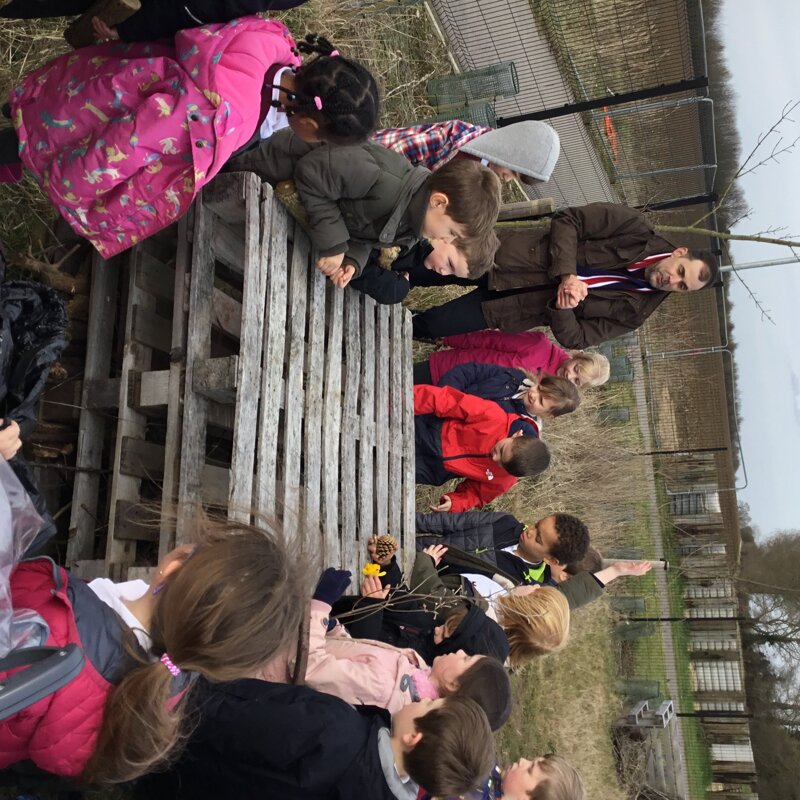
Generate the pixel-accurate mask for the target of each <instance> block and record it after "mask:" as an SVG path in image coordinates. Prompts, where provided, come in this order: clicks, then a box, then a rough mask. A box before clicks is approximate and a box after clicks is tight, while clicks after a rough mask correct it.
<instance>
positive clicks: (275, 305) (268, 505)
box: [255, 185, 289, 516]
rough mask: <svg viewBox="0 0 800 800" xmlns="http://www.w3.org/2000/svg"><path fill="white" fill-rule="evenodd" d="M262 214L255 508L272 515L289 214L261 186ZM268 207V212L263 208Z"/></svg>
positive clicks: (284, 319) (282, 368) (277, 478)
mask: <svg viewBox="0 0 800 800" xmlns="http://www.w3.org/2000/svg"><path fill="white" fill-rule="evenodd" d="M263 192H264V203H263V204H262V208H263V209H264V210H263V211H262V214H263V215H264V216H267V217H269V216H271V218H272V219H271V226H270V225H269V224H266V225H262V228H261V234H262V244H261V260H262V263H261V268H262V270H264V273H265V275H266V277H267V290H266V291H267V295H266V317H265V320H264V360H263V364H262V369H261V409H260V411H259V420H258V450H257V457H258V469H257V472H256V498H255V501H256V502H255V506H256V509H257V510H258V511H259V512H260V513H262V514H267V515H270V516H273V515H274V514H275V513H276V510H277V497H278V494H277V481H278V480H280V476H279V475H278V471H277V467H278V429H279V422H280V409H281V400H282V397H283V370H284V354H285V351H286V307H287V296H286V295H287V291H286V287H287V281H288V267H287V231H288V228H289V215H288V213H287V212H286V210H285V209H284V208H283V207H282V206H281V205H280V203H278V201H277V200H275V199H274V197H273V196H272V190H271V189H269V190H268V187H267V186H266V185H265V186H264V187H263ZM267 205H270V206H271V209H266V208H265V206H267Z"/></svg>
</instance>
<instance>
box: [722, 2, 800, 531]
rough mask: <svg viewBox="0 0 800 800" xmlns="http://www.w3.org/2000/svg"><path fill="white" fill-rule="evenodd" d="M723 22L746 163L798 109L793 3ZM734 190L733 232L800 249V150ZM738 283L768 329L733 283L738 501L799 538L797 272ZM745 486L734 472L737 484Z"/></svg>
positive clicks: (798, 129) (759, 248)
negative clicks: (742, 208)
mask: <svg viewBox="0 0 800 800" xmlns="http://www.w3.org/2000/svg"><path fill="white" fill-rule="evenodd" d="M721 23H722V24H721V27H720V34H721V36H722V38H723V41H724V44H725V58H726V62H727V64H728V68H729V69H730V71H731V73H732V75H733V87H734V89H735V91H736V94H737V105H736V113H737V127H738V129H739V135H740V137H741V141H742V153H743V157H745V156H746V155H747V154H748V153H749V152H750V151H751V150H752V148H753V146H754V145H755V143H756V141H757V140H758V136H759V134H763V133H766V132H767V130H769V128H770V127H771V126H772V124H773V123H774V122H776V121H777V120H778V119H779V117H780V114H781V111H782V109H783V107H784V106H785V105H786V104H787V103H789V102H793V101H798V100H800V60H799V59H798V54H797V49H798V41H797V31H798V30H800V3H799V2H797V0H762V2H759V3H752V2H749V0H727V2H726V3H725V6H724V10H723V14H722V18H721ZM792 117H793V119H794V120H795V121H794V122H788V121H787V122H786V123H785V124H784V125H782V126H781V131H780V133H781V135H782V136H783V144H784V145H786V144H789V143H790V142H792V141H794V140H795V139H796V138H798V137H800V106H798V108H797V109H796V110H795V112H794V113H793V114H792ZM777 139H778V137H774V138H773V139H772V140H771V141H774V142H777ZM771 149H772V148H771V147H770V150H771ZM768 154H769V151H766V152H765V156H766V155H768ZM741 186H742V188H743V190H744V192H745V198H746V200H747V203H748V205H749V206H750V208H751V209H752V214H751V216H750V218H749V219H747V220H745V221H743V222H742V223H740V224H739V225H737V227H735V228H734V230H733V232H734V233H741V234H755V233H759V232H762V231H766V230H767V229H770V228H774V227H776V226H783V227H785V228H786V230H785V231H783V232H781V234H780V237H786V238H792V239H794V240H795V241H800V142H799V143H798V145H797V146H796V148H795V150H794V151H793V152H792V153H788V154H785V155H782V156H780V163H778V164H774V163H770V164H767V165H765V166H763V167H761V168H759V169H758V170H757V171H756V172H754V173H753V174H751V175H747V176H744V177H743V178H742V179H741ZM720 188H724V187H717V190H718V191H719V189H720ZM732 253H733V258H734V261H735V263H736V264H744V263H746V262H751V261H762V260H766V259H776V258H785V257H789V256H791V252H790V251H789V250H788V249H787V248H785V247H780V246H774V245H766V244H754V243H745V242H735V243H734V244H733V246H732ZM798 254H800V249H798ZM742 278H744V280H745V282H746V283H747V284H748V285H749V287H750V289H751V290H752V291H753V293H754V294H755V295H756V297H757V298H758V300H759V301H760V303H761V304H762V305H763V306H764V308H765V309H766V310H767V311H768V312H769V315H770V316H771V317H772V319H773V320H774V322H775V324H774V325H772V324H771V323H770V322H769V321H767V320H765V319H762V315H761V312H760V311H759V310H758V309H757V307H756V306H755V304H754V303H753V301H752V300H751V299H750V298H749V296H748V295H747V291H746V290H745V289H744V288H743V286H742V283H741V282H740V281H739V280H737V279H736V278H734V279H733V281H732V283H731V292H730V297H731V301H732V302H733V306H734V307H733V311H732V319H733V323H734V325H735V330H734V337H735V339H736V344H737V350H736V360H737V366H738V373H739V395H740V398H741V402H740V413H741V416H742V418H743V422H742V426H741V430H740V436H741V443H742V454H743V461H744V467H745V470H746V474H747V483H748V485H747V487H746V488H744V489H742V490H741V491H739V493H738V496H739V500H740V502H742V501H743V502H746V503H748V504H749V506H750V514H751V517H752V519H753V523H754V524H755V525H756V526H757V527H758V529H759V531H760V534H761V535H762V536H769V535H771V534H773V533H775V532H776V531H778V530H782V529H786V528H796V529H800V466H799V465H798V460H800V263H797V264H789V265H784V266H774V267H765V268H763V269H752V270H747V271H743V272H742ZM743 483H744V475H743V474H741V473H740V476H739V485H740V486H741V485H742V484H743Z"/></svg>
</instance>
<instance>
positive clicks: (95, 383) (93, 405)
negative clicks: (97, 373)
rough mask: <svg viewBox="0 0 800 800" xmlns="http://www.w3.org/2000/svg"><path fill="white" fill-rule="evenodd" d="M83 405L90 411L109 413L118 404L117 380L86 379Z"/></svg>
mask: <svg viewBox="0 0 800 800" xmlns="http://www.w3.org/2000/svg"><path fill="white" fill-rule="evenodd" d="M84 403H85V405H86V408H89V409H91V410H92V411H109V410H111V409H115V408H116V407H117V403H119V378H87V379H86V380H85V381H84Z"/></svg>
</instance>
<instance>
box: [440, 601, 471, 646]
mask: <svg viewBox="0 0 800 800" xmlns="http://www.w3.org/2000/svg"><path fill="white" fill-rule="evenodd" d="M466 616H467V607H466V606H465V605H459V606H456V607H455V608H453V610H452V611H450V612H448V616H447V619H446V620H445V621H444V623H442V634H443V635H444V638H445V639H449V638H450V637H451V636H452V635H453V634H454V633H455V632H456V630H457V629H458V626H459V625H460V624H461V623H462V622H463V621H464V619H465V618H466Z"/></svg>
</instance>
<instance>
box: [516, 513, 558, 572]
mask: <svg viewBox="0 0 800 800" xmlns="http://www.w3.org/2000/svg"><path fill="white" fill-rule="evenodd" d="M558 538H559V537H558V531H557V530H556V518H555V516H554V515H552V514H551V515H550V516H549V517H545V518H544V519H540V520H539V521H538V522H536V523H534V524H533V525H528V527H527V528H525V530H524V531H523V532H522V534H521V536H520V537H519V545H518V546H517V547H518V549H519V551H520V553H521V555H522V557H523V558H525V559H527V560H528V561H542V560H543V559H545V558H550V553H551V552H552V550H553V548H554V547H555V546H556V544H558Z"/></svg>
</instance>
